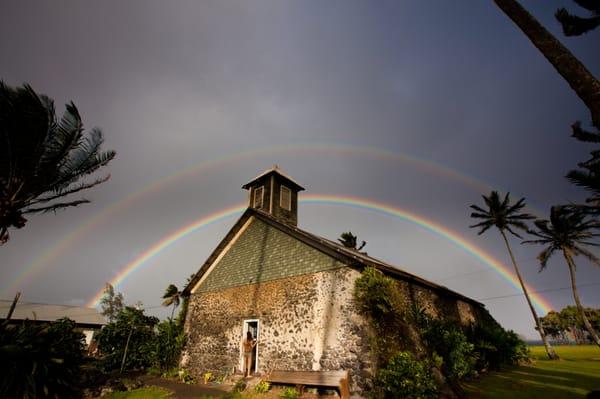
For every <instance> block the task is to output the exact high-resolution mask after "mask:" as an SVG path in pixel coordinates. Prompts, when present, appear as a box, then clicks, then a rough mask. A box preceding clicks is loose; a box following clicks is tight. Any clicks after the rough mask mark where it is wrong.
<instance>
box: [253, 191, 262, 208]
mask: <svg viewBox="0 0 600 399" xmlns="http://www.w3.org/2000/svg"><path fill="white" fill-rule="evenodd" d="M263 194H264V190H263V186H260V187H257V188H256V189H254V207H255V208H259V209H260V208H262V207H263Z"/></svg>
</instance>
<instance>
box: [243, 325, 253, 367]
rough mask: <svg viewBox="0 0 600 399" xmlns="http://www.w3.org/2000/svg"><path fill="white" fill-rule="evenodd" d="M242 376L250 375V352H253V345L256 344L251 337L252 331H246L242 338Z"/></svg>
mask: <svg viewBox="0 0 600 399" xmlns="http://www.w3.org/2000/svg"><path fill="white" fill-rule="evenodd" d="M242 345H243V349H244V377H250V371H251V368H252V358H253V356H252V354H253V353H254V347H255V346H256V340H255V339H254V338H253V337H252V333H251V332H250V331H248V333H247V334H246V339H245V340H244V343H243V344H242Z"/></svg>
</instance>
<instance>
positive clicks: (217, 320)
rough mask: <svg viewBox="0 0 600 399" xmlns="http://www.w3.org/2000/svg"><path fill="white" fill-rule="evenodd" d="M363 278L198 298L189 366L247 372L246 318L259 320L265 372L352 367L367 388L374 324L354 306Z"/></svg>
mask: <svg viewBox="0 0 600 399" xmlns="http://www.w3.org/2000/svg"><path fill="white" fill-rule="evenodd" d="M359 276H360V273H359V272H357V271H355V270H353V269H350V268H343V269H337V270H333V271H326V272H320V273H314V274H307V275H303V276H295V277H289V278H284V279H279V280H275V281H269V282H265V283H262V284H254V285H246V286H242V287H235V288H229V289H225V290H222V291H218V292H203V293H198V294H194V295H192V296H191V298H190V303H189V309H188V318H187V320H186V326H185V329H186V332H187V334H188V342H187V345H186V348H185V350H184V353H183V356H182V366H183V367H184V368H186V369H188V370H190V371H191V372H192V373H193V374H194V375H196V376H198V375H202V374H203V373H204V372H206V371H212V372H213V373H223V371H225V370H231V369H233V368H235V369H236V370H240V367H241V364H240V357H241V342H242V339H243V337H242V329H243V322H244V320H247V319H258V320H259V323H260V324H259V338H258V359H259V360H258V372H259V373H263V374H264V373H267V372H269V371H270V370H339V369H345V370H350V373H351V376H352V377H351V380H352V390H353V391H354V392H355V393H360V392H362V388H363V387H364V386H365V385H367V384H368V383H369V382H370V381H369V378H370V376H371V362H370V355H369V352H368V333H367V329H368V326H367V323H366V321H365V320H364V319H363V318H362V317H360V316H359V315H358V314H357V313H356V311H355V308H354V305H353V289H354V282H355V280H356V278H358V277H359Z"/></svg>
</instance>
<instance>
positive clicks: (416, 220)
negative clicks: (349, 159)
mask: <svg viewBox="0 0 600 399" xmlns="http://www.w3.org/2000/svg"><path fill="white" fill-rule="evenodd" d="M300 202H301V203H308V204H326V205H336V206H347V207H353V208H358V209H364V210H368V211H373V212H376V213H379V214H382V215H385V216H392V217H395V218H397V219H400V220H402V221H406V222H409V223H413V224H415V225H417V226H420V227H422V228H424V229H425V230H427V231H429V232H431V233H433V234H435V235H437V236H439V237H442V238H444V239H446V240H448V241H449V242H451V243H453V244H454V245H456V246H457V247H459V248H460V249H462V250H463V251H465V252H466V253H467V254H469V255H470V256H473V257H475V258H476V259H478V260H479V261H480V262H482V263H483V264H484V265H485V266H487V267H488V268H490V269H492V270H494V271H495V272H496V273H498V274H499V275H500V276H501V277H502V278H503V279H504V280H505V281H506V282H508V283H509V284H510V285H511V286H512V287H514V289H516V290H517V291H518V292H520V291H521V287H520V285H519V282H518V280H517V278H516V277H515V275H514V274H513V273H512V271H511V270H510V269H509V268H508V267H507V266H505V265H503V264H502V263H501V262H499V261H498V260H496V259H494V257H492V256H491V255H490V254H487V253H486V252H485V251H483V250H482V249H480V248H478V247H476V246H475V245H473V244H472V243H470V242H469V241H468V240H467V239H466V238H464V237H462V236H461V235H460V234H459V233H457V232H455V231H452V230H450V229H448V228H446V227H444V226H442V225H440V224H438V223H436V222H435V221H433V220H430V219H426V218H425V217H423V216H420V215H417V214H415V213H412V212H409V211H406V210H403V209H400V208H397V207H394V206H392V205H389V204H385V203H382V202H379V201H374V200H370V199H365V198H358V197H349V196H343V197H342V196H335V195H320V194H312V195H303V196H302V197H301V198H300ZM244 210H245V205H237V206H234V207H231V208H227V209H224V210H221V211H218V212H215V213H213V214H210V215H208V216H205V217H202V218H200V219H198V220H195V221H194V222H192V223H190V224H188V225H186V226H183V227H181V228H180V229H178V230H176V231H174V232H171V233H170V234H168V235H166V236H165V237H163V238H162V239H161V240H159V241H158V242H156V243H155V244H154V245H152V246H151V247H149V248H148V249H147V250H146V251H144V252H143V253H142V254H141V255H140V256H139V257H138V258H136V259H135V260H133V261H132V262H130V263H128V264H127V265H125V266H124V267H123V268H122V269H121V270H120V271H119V272H118V273H117V274H116V275H115V276H114V277H113V278H112V279H111V280H110V281H109V283H110V284H112V285H113V286H114V287H118V286H120V285H121V284H123V283H124V282H125V280H126V279H128V278H129V277H131V276H132V275H133V274H134V273H135V271H137V270H139V269H141V268H142V267H144V265H145V264H146V263H147V262H148V261H149V260H150V259H152V258H154V257H156V256H158V255H159V254H160V253H161V252H163V251H164V250H165V249H167V248H168V247H170V246H171V245H173V244H174V243H175V242H177V241H178V240H180V239H182V238H184V237H186V236H188V235H190V234H192V233H194V232H195V231H198V230H200V229H202V228H204V227H207V226H210V225H211V224H215V223H218V222H220V221H223V220H225V219H227V218H230V217H232V216H235V215H239V214H241V213H242V212H243V211H244ZM527 289H528V290H529V292H530V297H531V299H532V301H533V304H534V306H535V307H536V308H537V309H538V310H539V311H541V312H542V313H543V314H546V313H547V312H548V311H550V310H551V309H552V305H551V304H550V303H549V302H548V301H547V300H546V299H545V298H543V297H542V296H541V295H539V294H537V293H535V292H533V289H532V288H531V287H527ZM102 294H103V289H100V290H99V291H98V292H97V293H96V294H95V295H94V296H93V297H92V298H91V299H90V300H89V301H88V303H87V306H97V305H98V302H99V300H100V298H101V297H102Z"/></svg>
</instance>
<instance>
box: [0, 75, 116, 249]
mask: <svg viewBox="0 0 600 399" xmlns="http://www.w3.org/2000/svg"><path fill="white" fill-rule="evenodd" d="M102 142H103V138H102V133H101V131H100V130H99V129H92V130H91V132H90V133H89V134H84V130H83V123H82V121H81V116H80V115H79V112H78V111H77V108H76V107H75V105H74V104H73V103H69V104H67V105H66V112H65V113H64V115H63V116H62V118H61V119H60V121H57V118H56V114H55V110H54V103H53V101H52V100H51V99H50V98H48V97H47V96H45V95H38V94H37V93H36V92H35V91H34V90H33V89H32V88H31V86H29V85H27V84H25V85H23V87H20V88H16V89H15V88H12V87H9V86H7V85H6V84H4V82H1V81H0V244H1V243H5V242H6V241H8V239H9V233H8V229H9V228H21V227H23V226H25V224H26V223H27V219H25V216H24V215H27V214H31V213H40V212H50V211H56V210H58V209H62V208H67V207H71V206H77V205H81V204H84V203H88V202H90V201H88V200H86V199H77V200H64V198H65V197H66V196H68V195H70V194H75V193H78V192H80V191H83V190H86V189H89V188H91V187H94V186H96V185H98V184H100V183H103V182H105V181H106V180H107V179H108V178H109V176H108V175H107V176H105V177H101V178H97V179H95V180H93V181H91V182H90V181H87V182H82V181H81V180H82V179H83V178H84V177H85V176H88V175H90V174H92V173H94V172H95V171H96V170H98V169H99V168H101V167H103V166H105V165H106V164H107V163H108V162H109V161H111V160H112V159H113V158H114V156H115V152H114V151H106V152H102V151H101V149H100V147H101V146H102Z"/></svg>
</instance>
